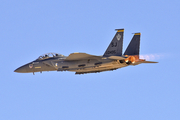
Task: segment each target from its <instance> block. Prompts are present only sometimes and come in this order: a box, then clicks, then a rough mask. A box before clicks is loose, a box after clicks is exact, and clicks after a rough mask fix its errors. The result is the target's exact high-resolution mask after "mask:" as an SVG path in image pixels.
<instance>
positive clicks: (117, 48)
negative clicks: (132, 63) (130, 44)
mask: <svg viewBox="0 0 180 120" xmlns="http://www.w3.org/2000/svg"><path fill="white" fill-rule="evenodd" d="M116 31H117V32H116V34H115V36H114V38H113V39H112V41H111V43H110V44H109V46H108V48H107V49H106V51H105V53H104V55H103V57H109V56H122V48H123V46H122V45H123V35H124V29H116Z"/></svg>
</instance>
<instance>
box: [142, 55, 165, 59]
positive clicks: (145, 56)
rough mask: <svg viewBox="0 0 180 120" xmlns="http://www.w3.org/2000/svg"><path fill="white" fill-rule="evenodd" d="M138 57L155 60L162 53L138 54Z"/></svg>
mask: <svg viewBox="0 0 180 120" xmlns="http://www.w3.org/2000/svg"><path fill="white" fill-rule="evenodd" d="M139 57H140V59H146V60H157V59H160V57H162V55H159V54H147V55H140V56H139Z"/></svg>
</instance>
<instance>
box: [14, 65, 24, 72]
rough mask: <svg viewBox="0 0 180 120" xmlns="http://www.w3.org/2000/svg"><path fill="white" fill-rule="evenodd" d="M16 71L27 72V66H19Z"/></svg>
mask: <svg viewBox="0 0 180 120" xmlns="http://www.w3.org/2000/svg"><path fill="white" fill-rule="evenodd" d="M14 72H17V73H25V72H26V68H25V67H24V66H22V67H19V68H17V69H16V70H14Z"/></svg>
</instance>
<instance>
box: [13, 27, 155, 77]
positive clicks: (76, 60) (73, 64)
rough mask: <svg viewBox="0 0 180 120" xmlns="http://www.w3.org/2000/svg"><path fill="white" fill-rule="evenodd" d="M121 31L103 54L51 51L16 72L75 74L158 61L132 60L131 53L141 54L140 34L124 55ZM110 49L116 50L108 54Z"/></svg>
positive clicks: (135, 37)
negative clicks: (67, 54)
mask: <svg viewBox="0 0 180 120" xmlns="http://www.w3.org/2000/svg"><path fill="white" fill-rule="evenodd" d="M119 31H124V29H118V30H117V33H116V35H115V36H114V38H113V40H112V41H111V43H110V45H109V47H108V48H107V50H106V52H105V53H104V55H103V56H96V55H90V54H87V53H72V54H70V55H69V56H63V55H61V54H57V53H49V54H45V55H44V56H40V57H39V58H38V59H36V60H34V61H32V62H30V63H28V64H25V65H23V66H21V67H19V68H17V69H16V70H15V71H14V72H18V73H33V74H34V72H42V71H72V72H75V74H85V73H96V72H103V71H110V70H116V69H118V68H122V67H126V66H129V65H138V64H141V63H157V62H151V61H145V60H142V59H139V58H138V59H137V60H135V62H132V58H134V57H133V56H130V55H139V44H140V34H139V35H137V34H135V35H134V37H133V38H132V40H131V42H130V44H129V46H128V47H127V49H126V51H125V53H124V55H122V43H123V32H119ZM120 36H121V37H120ZM118 39H119V40H118ZM112 43H113V44H112ZM114 43H115V44H114ZM108 51H116V52H115V53H110V54H107V52H108Z"/></svg>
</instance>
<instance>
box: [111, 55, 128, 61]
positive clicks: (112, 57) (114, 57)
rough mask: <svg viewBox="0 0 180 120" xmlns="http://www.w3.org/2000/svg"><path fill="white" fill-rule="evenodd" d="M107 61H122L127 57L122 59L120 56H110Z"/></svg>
mask: <svg viewBox="0 0 180 120" xmlns="http://www.w3.org/2000/svg"><path fill="white" fill-rule="evenodd" d="M108 58H109V59H113V60H124V59H126V58H127V57H122V56H110V57H108Z"/></svg>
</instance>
